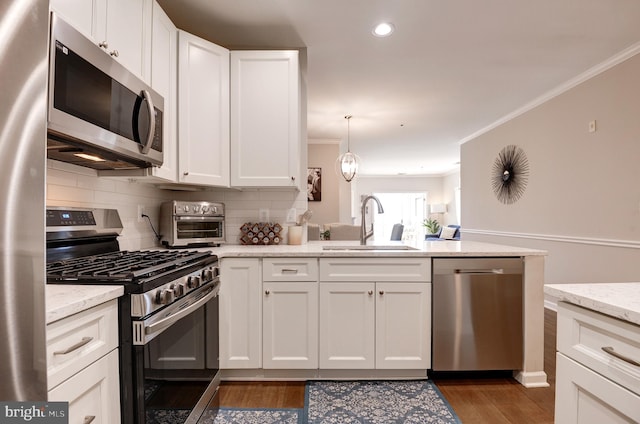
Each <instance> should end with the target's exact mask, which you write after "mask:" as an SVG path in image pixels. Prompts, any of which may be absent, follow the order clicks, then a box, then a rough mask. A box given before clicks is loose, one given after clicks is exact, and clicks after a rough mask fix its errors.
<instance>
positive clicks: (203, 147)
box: [178, 31, 229, 187]
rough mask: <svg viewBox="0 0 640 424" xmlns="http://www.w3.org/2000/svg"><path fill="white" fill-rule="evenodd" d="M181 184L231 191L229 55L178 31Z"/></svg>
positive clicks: (211, 44) (209, 43) (220, 48)
mask: <svg viewBox="0 0 640 424" xmlns="http://www.w3.org/2000/svg"><path fill="white" fill-rule="evenodd" d="M178 122H179V125H178V146H179V147H178V181H179V182H181V183H185V184H197V185H209V186H223V187H228V186H229V50H227V49H225V48H223V47H220V46H217V45H215V44H213V43H211V42H209V41H206V40H203V39H202V38H199V37H196V36H195V35H192V34H189V33H187V32H184V31H178Z"/></svg>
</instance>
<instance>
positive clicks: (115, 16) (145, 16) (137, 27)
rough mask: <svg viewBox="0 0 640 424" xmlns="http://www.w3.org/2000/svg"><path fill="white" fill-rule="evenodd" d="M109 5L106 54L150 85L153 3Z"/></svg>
mask: <svg viewBox="0 0 640 424" xmlns="http://www.w3.org/2000/svg"><path fill="white" fill-rule="evenodd" d="M106 1H107V10H106V12H107V15H106V17H105V18H104V19H105V20H106V23H105V27H106V39H105V40H104V41H106V42H107V43H108V47H107V48H106V51H107V52H108V53H109V54H110V55H111V56H113V57H115V58H116V60H117V61H118V62H120V63H122V64H123V65H124V66H125V67H126V68H127V69H128V70H130V71H131V72H133V73H134V74H136V75H138V76H139V77H140V78H142V80H143V81H149V79H150V76H151V66H150V64H151V49H150V45H151V44H150V43H151V18H152V10H151V9H152V0H106Z"/></svg>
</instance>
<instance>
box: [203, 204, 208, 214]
mask: <svg viewBox="0 0 640 424" xmlns="http://www.w3.org/2000/svg"><path fill="white" fill-rule="evenodd" d="M208 210H209V206H206V205H204V206H202V213H207V211H208Z"/></svg>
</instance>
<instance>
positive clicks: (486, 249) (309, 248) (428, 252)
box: [206, 240, 547, 258]
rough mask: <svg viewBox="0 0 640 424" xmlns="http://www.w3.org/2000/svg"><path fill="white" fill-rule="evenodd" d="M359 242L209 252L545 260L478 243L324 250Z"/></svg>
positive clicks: (528, 251) (228, 248)
mask: <svg viewBox="0 0 640 424" xmlns="http://www.w3.org/2000/svg"><path fill="white" fill-rule="evenodd" d="M359 244H360V243H359V242H358V241H311V242H309V243H306V244H302V245H286V244H283V245H269V246H243V245H233V244H225V245H222V246H220V247H213V248H207V249H206V250H210V251H211V252H213V253H214V254H216V255H218V257H220V258H225V257H334V258H335V257H483V256H484V257H490V256H545V255H546V254H547V252H546V251H544V250H536V249H528V248H524V247H514V246H506V245H501V244H493V243H482V242H476V241H463V240H460V241H421V242H419V243H417V244H409V243H406V244H407V245H408V246H411V247H415V248H416V249H415V250H324V249H323V247H324V246H333V247H344V246H358V245H359ZM368 244H373V245H377V246H394V245H395V246H398V245H399V246H401V245H403V243H402V242H392V241H387V242H377V243H368Z"/></svg>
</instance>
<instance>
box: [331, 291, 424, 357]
mask: <svg viewBox="0 0 640 424" xmlns="http://www.w3.org/2000/svg"><path fill="white" fill-rule="evenodd" d="M430 308H431V285H430V284H429V283H403V282H375V283H374V282H368V283H367V282H362V283H360V282H357V283H353V282H333V283H325V282H322V283H321V284H320V368H322V369H336V368H343V369H373V368H375V369H427V368H429V367H430V366H431V313H430Z"/></svg>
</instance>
